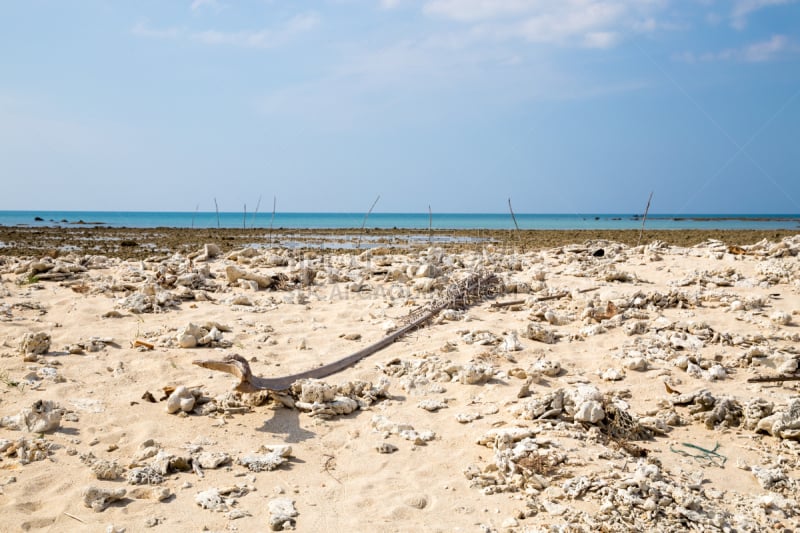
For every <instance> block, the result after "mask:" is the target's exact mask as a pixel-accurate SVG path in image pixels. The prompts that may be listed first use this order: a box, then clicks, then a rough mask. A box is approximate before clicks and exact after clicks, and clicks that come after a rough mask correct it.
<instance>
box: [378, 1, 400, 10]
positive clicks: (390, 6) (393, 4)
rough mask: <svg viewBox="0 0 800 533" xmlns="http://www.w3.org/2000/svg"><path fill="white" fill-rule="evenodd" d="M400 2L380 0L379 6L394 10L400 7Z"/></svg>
mask: <svg viewBox="0 0 800 533" xmlns="http://www.w3.org/2000/svg"><path fill="white" fill-rule="evenodd" d="M401 3H402V0H381V2H380V4H381V7H382V8H383V9H394V8H396V7H400V4H401Z"/></svg>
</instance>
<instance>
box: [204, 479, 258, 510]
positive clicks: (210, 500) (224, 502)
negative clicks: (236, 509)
mask: <svg viewBox="0 0 800 533" xmlns="http://www.w3.org/2000/svg"><path fill="white" fill-rule="evenodd" d="M248 492H250V489H249V488H247V487H244V486H239V485H236V486H232V487H223V488H217V487H213V488H210V489H207V490H204V491H201V492H198V493H197V494H195V497H194V501H195V503H196V504H197V505H199V506H200V507H201V508H203V509H208V510H209V511H215V512H218V513H223V512H228V511H230V510H231V509H232V508H233V506H234V505H236V504H237V503H238V498H241V497H242V496H244V495H246V494H247V493H248Z"/></svg>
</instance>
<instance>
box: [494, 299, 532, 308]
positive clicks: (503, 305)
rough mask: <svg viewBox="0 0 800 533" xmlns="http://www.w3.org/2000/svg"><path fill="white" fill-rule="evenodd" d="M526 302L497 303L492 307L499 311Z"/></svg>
mask: <svg viewBox="0 0 800 533" xmlns="http://www.w3.org/2000/svg"><path fill="white" fill-rule="evenodd" d="M524 303H525V300H511V301H510V302H495V303H493V304H492V307H493V308H495V309H497V308H500V307H510V306H512V305H519V304H524Z"/></svg>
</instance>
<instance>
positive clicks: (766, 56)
mask: <svg viewBox="0 0 800 533" xmlns="http://www.w3.org/2000/svg"><path fill="white" fill-rule="evenodd" d="M792 51H797V47H794V46H792V42H791V40H790V39H789V38H788V37H786V36H785V35H773V36H772V37H771V38H770V39H769V40H767V41H761V42H757V43H752V44H749V45H746V46H743V47H741V48H726V49H725V50H720V51H718V52H704V53H702V54H695V53H694V52H684V53H682V54H677V55H675V56H673V59H674V60H676V61H683V62H686V63H707V62H711V61H746V62H750V63H763V62H765V61H770V60H773V59H776V58H777V57H779V56H780V55H781V54H784V53H786V52H792Z"/></svg>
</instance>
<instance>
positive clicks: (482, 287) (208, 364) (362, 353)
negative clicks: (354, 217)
mask: <svg viewBox="0 0 800 533" xmlns="http://www.w3.org/2000/svg"><path fill="white" fill-rule="evenodd" d="M497 283H498V278H497V277H496V276H495V275H494V274H493V273H485V272H477V273H472V274H470V275H469V276H467V277H465V278H464V279H462V280H460V281H458V282H456V283H453V284H452V285H450V286H449V287H447V289H446V290H445V291H444V294H443V295H442V296H441V297H439V298H437V299H436V300H434V301H433V302H432V303H430V304H429V305H428V306H426V307H423V308H419V309H417V310H415V311H413V312H412V313H410V314H409V315H407V316H406V317H405V318H404V319H403V320H402V322H403V323H405V325H404V326H402V327H400V328H399V329H397V330H395V331H394V332H393V333H390V334H389V335H387V336H385V337H383V338H382V339H380V340H379V341H377V342H375V343H373V344H371V345H369V346H367V347H365V348H362V349H361V350H359V351H357V352H355V353H354V354H351V355H348V356H346V357H343V358H341V359H339V360H337V361H334V362H332V363H328V364H327V365H323V366H320V367H317V368H315V369H312V370H307V371H306V372H301V373H299V374H294V375H291V376H285V377H281V378H260V377H257V376H253V374H252V372H251V370H250V365H249V363H248V362H247V360H245V359H244V358H243V357H241V356H239V355H235V354H234V355H229V356H227V357H226V358H225V359H223V360H221V361H220V360H196V361H193V363H194V364H196V365H198V366H201V367H204V368H209V369H211V370H219V371H221V372H227V373H229V374H233V375H235V376H237V377H238V378H239V384H238V385H237V386H236V390H238V391H240V392H253V391H257V390H265V389H266V390H274V391H281V390H286V389H288V388H289V387H290V386H291V385H292V384H293V383H294V382H296V381H298V380H300V379H306V378H313V379H319V378H323V377H326V376H329V375H331V374H335V373H337V372H340V371H341V370H343V369H345V368H347V367H349V366H352V365H354V364H355V363H357V362H358V361H360V360H361V359H363V358H365V357H368V356H370V355H372V354H374V353H376V352H378V351H380V350H382V349H383V348H385V347H387V346H389V345H390V344H392V343H393V342H394V341H396V340H397V339H399V338H401V337H402V336H404V335H405V334H407V333H408V332H410V331H413V330H414V329H416V328H418V327H420V326H422V325H423V324H424V323H426V322H428V321H429V320H430V319H431V318H432V317H433V316H434V315H436V314H437V313H439V312H440V311H442V310H443V309H446V308H448V307H455V306H459V305H462V306H463V305H467V304H469V303H472V302H474V301H478V300H480V299H481V298H483V297H484V296H486V295H487V294H491V293H492V291H493V290H494V289H495V288H496V286H497Z"/></svg>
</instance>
